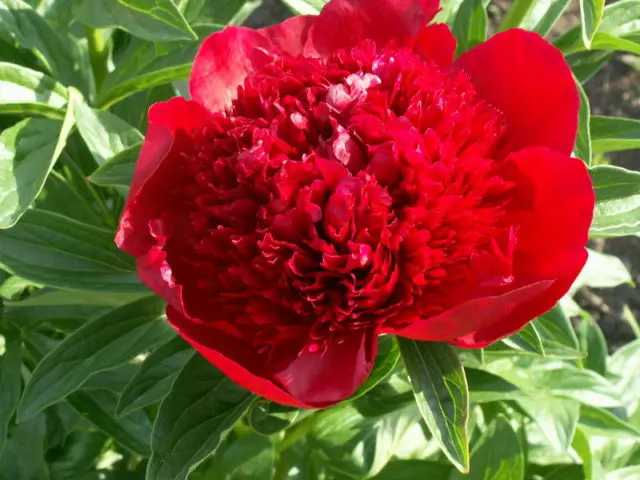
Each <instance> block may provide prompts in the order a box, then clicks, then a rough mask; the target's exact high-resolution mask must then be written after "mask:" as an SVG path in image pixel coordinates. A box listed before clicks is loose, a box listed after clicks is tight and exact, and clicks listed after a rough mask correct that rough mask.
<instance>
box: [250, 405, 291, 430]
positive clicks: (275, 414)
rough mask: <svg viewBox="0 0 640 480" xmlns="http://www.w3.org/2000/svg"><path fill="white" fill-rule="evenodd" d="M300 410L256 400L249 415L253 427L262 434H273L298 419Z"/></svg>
mask: <svg viewBox="0 0 640 480" xmlns="http://www.w3.org/2000/svg"><path fill="white" fill-rule="evenodd" d="M299 413H300V410H299V409H297V408H294V407H286V406H284V405H278V404H277V403H273V402H266V403H263V402H261V401H257V402H255V403H254V404H253V405H252V406H251V410H250V411H249V414H248V415H247V421H248V422H249V425H250V426H251V428H253V429H254V430H255V431H256V432H258V433H260V434H261V435H273V434H274V433H278V432H281V431H282V430H285V429H287V428H289V427H290V426H291V425H292V424H293V422H295V421H296V419H297V418H298V415H299Z"/></svg>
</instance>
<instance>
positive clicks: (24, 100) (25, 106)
mask: <svg viewBox="0 0 640 480" xmlns="http://www.w3.org/2000/svg"><path fill="white" fill-rule="evenodd" d="M67 96H68V93H67V89H66V88H65V87H64V86H63V85H61V84H59V83H58V82H56V81H55V80H54V79H53V78H51V77H48V76H47V75H45V74H43V73H41V72H37V71H35V70H31V69H29V68H25V67H21V66H19V65H14V64H12V63H4V62H0V113H2V114H19V115H43V116H45V117H51V118H56V119H62V118H64V111H65V106H66V105H67Z"/></svg>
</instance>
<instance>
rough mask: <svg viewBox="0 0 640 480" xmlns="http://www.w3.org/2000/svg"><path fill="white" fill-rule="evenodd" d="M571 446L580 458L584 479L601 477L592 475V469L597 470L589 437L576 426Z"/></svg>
mask: <svg viewBox="0 0 640 480" xmlns="http://www.w3.org/2000/svg"><path fill="white" fill-rule="evenodd" d="M571 446H572V447H573V449H574V450H575V452H576V453H577V454H578V456H579V457H580V459H581V460H582V468H583V470H584V478H585V480H598V479H600V478H602V476H594V471H596V470H599V469H598V466H597V460H595V459H594V458H593V455H592V453H591V446H590V445H589V437H587V435H586V434H585V433H584V431H583V430H582V429H581V428H576V431H575V433H574V435H573V441H572V442H571ZM600 468H602V467H600ZM599 473H604V472H599Z"/></svg>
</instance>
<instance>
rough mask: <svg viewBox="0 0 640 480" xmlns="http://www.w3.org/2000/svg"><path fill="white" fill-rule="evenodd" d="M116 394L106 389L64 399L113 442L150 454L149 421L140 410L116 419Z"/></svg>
mask: <svg viewBox="0 0 640 480" xmlns="http://www.w3.org/2000/svg"><path fill="white" fill-rule="evenodd" d="M117 399H118V397H117V395H116V394H115V393H113V392H108V391H93V392H82V391H80V392H75V393H72V394H71V395H69V397H68V398H67V401H68V402H69V404H70V405H71V406H72V407H73V408H74V409H75V410H76V411H77V412H78V413H80V415H82V416H83V417H84V418H86V419H87V420H89V421H90V422H91V423H93V424H94V425H95V426H96V427H98V428H99V429H100V430H102V431H103V432H105V433H106V434H107V435H109V436H110V437H112V438H113V439H114V440H115V441H116V443H118V444H120V445H122V446H123V447H125V448H127V449H129V450H131V451H132V452H134V453H138V454H140V455H144V456H148V455H149V438H150V437H151V422H150V421H149V419H148V418H147V415H146V414H145V413H144V412H143V411H138V412H134V413H133V414H131V415H128V416H127V417H124V418H119V419H116V418H115V417H114V410H115V406H116V402H117Z"/></svg>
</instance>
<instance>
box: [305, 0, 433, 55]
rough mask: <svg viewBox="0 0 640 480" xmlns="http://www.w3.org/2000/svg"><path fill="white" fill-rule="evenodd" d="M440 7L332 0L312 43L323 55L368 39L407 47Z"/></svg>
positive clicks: (413, 1) (407, 0)
mask: <svg viewBox="0 0 640 480" xmlns="http://www.w3.org/2000/svg"><path fill="white" fill-rule="evenodd" d="M438 7H439V1H438V0H375V1H374V0H332V1H330V2H329V3H328V4H327V5H325V7H324V8H323V9H322V11H321V12H320V16H319V17H318V19H317V21H316V25H315V28H314V31H313V43H314V46H315V47H316V49H317V50H318V51H319V52H320V53H321V54H324V55H326V54H328V53H330V52H333V51H334V50H337V49H339V48H347V47H351V46H353V45H355V44H357V43H358V42H360V41H362V40H365V39H371V40H374V41H375V42H376V43H377V44H378V45H379V46H383V45H386V44H387V43H388V42H391V41H393V42H395V43H396V44H398V45H406V44H408V43H410V42H411V40H412V39H413V37H414V36H415V35H417V33H418V32H419V31H420V29H421V28H422V27H423V26H425V25H426V24H427V22H429V21H430V20H431V19H432V18H433V17H434V15H435V14H436V12H437V11H438Z"/></svg>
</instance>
